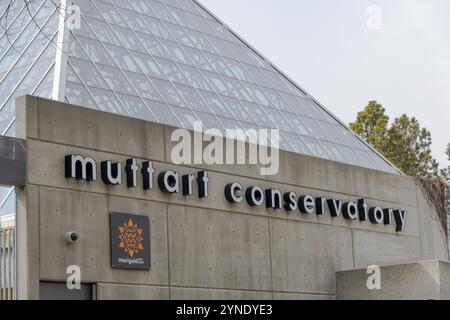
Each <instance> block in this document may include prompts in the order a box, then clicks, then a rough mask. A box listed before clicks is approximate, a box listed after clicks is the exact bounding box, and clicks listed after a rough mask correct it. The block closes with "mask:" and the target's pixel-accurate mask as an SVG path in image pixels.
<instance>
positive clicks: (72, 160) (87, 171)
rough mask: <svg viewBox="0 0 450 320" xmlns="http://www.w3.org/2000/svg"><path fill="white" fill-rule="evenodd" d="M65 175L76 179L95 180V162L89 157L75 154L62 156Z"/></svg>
mask: <svg viewBox="0 0 450 320" xmlns="http://www.w3.org/2000/svg"><path fill="white" fill-rule="evenodd" d="M64 164H65V168H64V169H65V176H66V178H73V179H77V180H86V181H96V180H97V163H96V162H95V160H94V159H92V158H91V157H83V156H80V155H76V154H71V155H67V156H65V157H64Z"/></svg>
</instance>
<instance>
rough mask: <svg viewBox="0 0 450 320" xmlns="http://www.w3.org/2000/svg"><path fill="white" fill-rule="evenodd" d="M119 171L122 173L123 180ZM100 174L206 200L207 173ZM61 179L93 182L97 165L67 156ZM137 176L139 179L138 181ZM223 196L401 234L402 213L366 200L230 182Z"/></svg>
mask: <svg viewBox="0 0 450 320" xmlns="http://www.w3.org/2000/svg"><path fill="white" fill-rule="evenodd" d="M123 172H124V173H125V177H124V179H122V177H123ZM100 173H101V174H100V175H101V180H102V181H103V183H105V184H107V185H121V184H122V180H124V181H125V183H126V185H127V187H128V188H136V187H137V186H138V180H140V181H141V184H142V188H143V189H144V190H152V189H154V186H156V185H157V186H158V188H159V189H160V190H161V191H162V192H164V193H173V194H175V193H180V194H182V195H183V196H193V195H194V189H197V193H198V197H199V198H200V199H202V198H208V190H209V184H210V183H211V179H210V177H209V173H208V171H205V170H203V171H198V172H197V173H196V174H185V175H180V174H179V172H177V171H172V170H165V171H162V172H159V173H156V170H155V168H154V166H153V162H152V161H140V164H139V161H138V160H137V159H134V158H132V159H128V160H126V162H125V166H124V167H123V168H122V164H121V163H120V162H112V161H109V160H106V161H101V163H100ZM65 176H66V178H69V179H77V180H85V181H96V180H97V162H96V161H95V160H94V159H93V158H91V157H85V156H81V155H74V154H72V155H67V156H66V157H65ZM139 176H140V178H138V177H139ZM224 196H225V198H226V200H227V201H228V202H229V203H232V204H236V205H238V204H240V203H243V202H245V203H247V205H249V206H252V207H258V206H264V207H266V208H267V209H273V210H280V209H283V210H286V211H287V212H292V213H295V212H299V213H301V214H305V215H308V214H315V215H319V216H320V215H324V214H325V212H326V210H327V209H328V211H329V213H330V215H331V216H332V217H342V218H344V219H346V220H348V221H368V222H370V223H372V224H384V225H395V230H396V231H397V232H399V231H404V229H405V220H406V210H404V209H393V208H381V207H378V206H369V204H368V202H367V200H366V199H364V198H362V199H358V200H356V201H343V200H339V199H335V198H326V197H323V196H313V195H310V194H306V195H297V194H296V193H295V192H293V191H282V190H279V189H276V188H267V189H263V188H261V187H259V186H257V185H250V186H246V187H244V186H243V185H242V184H241V183H240V182H238V181H234V182H230V183H228V184H226V185H225V186H224Z"/></svg>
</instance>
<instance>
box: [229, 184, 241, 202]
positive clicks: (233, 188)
mask: <svg viewBox="0 0 450 320" xmlns="http://www.w3.org/2000/svg"><path fill="white" fill-rule="evenodd" d="M243 189H244V188H243V187H242V185H241V184H240V183H239V182H232V183H229V184H227V185H226V186H225V198H226V199H227V200H228V202H231V203H240V202H241V201H242V199H243V198H244V197H243V196H242V195H237V192H238V191H242V190H243Z"/></svg>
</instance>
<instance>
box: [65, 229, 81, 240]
mask: <svg viewBox="0 0 450 320" xmlns="http://www.w3.org/2000/svg"><path fill="white" fill-rule="evenodd" d="M64 239H65V240H66V242H67V243H74V242H75V241H77V239H78V233H76V232H75V231H67V232H66V234H65V235H64Z"/></svg>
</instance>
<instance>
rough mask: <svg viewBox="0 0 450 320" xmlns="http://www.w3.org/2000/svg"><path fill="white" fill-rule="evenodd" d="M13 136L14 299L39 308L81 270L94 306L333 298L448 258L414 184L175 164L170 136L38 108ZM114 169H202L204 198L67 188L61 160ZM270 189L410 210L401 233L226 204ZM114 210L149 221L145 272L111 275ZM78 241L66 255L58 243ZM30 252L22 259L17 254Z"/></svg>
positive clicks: (84, 112)
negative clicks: (373, 272) (229, 196)
mask: <svg viewBox="0 0 450 320" xmlns="http://www.w3.org/2000/svg"><path fill="white" fill-rule="evenodd" d="M16 105H17V107H16V108H17V111H16V112H17V115H16V118H17V120H16V128H17V129H16V130H17V136H18V137H19V138H24V139H26V140H27V144H28V163H27V166H28V170H27V186H26V188H25V189H24V190H23V191H22V192H20V193H19V202H20V204H19V215H20V218H19V221H20V224H21V225H20V226H19V227H20V230H21V231H22V238H21V242H20V244H21V250H22V253H23V256H22V258H21V262H22V264H21V272H22V274H23V275H24V276H23V277H22V279H23V283H22V286H21V296H22V297H28V298H38V295H39V281H40V280H46V281H65V280H66V276H67V275H66V273H65V271H66V267H67V266H68V265H70V264H78V265H80V267H81V270H82V280H83V281H85V282H92V283H98V297H99V298H104V299H109V298H132V299H137V298H151V299H168V298H172V299H205V298H220V299H222V298H223V299H233V298H239V299H247V298H248V299H334V298H335V297H336V281H335V272H336V271H341V270H349V269H355V268H364V267H366V266H368V265H370V264H378V265H388V264H393V263H404V262H411V261H416V260H420V259H430V258H435V259H447V249H446V241H445V236H444V233H443V231H442V229H441V227H440V224H439V220H438V218H437V215H436V213H435V212H434V211H433V210H432V209H431V208H430V207H429V206H428V204H427V202H426V200H425V199H424V197H423V196H422V194H421V192H420V190H419V189H418V188H417V186H416V184H415V183H414V181H413V180H412V179H410V178H408V177H404V176H400V175H391V174H386V173H382V172H377V171H373V170H368V169H364V168H359V167H355V166H349V165H345V164H340V163H336V162H333V161H327V160H321V159H317V158H313V157H308V156H302V155H298V154H294V153H290V152H281V153H280V171H279V173H278V174H277V175H275V176H268V177H264V176H261V175H259V168H258V167H257V166H249V165H242V166H198V167H189V166H176V165H173V164H171V163H170V151H171V146H172V143H171V141H170V134H171V132H172V130H173V128H171V127H167V126H163V125H160V124H154V123H150V122H145V121H142V120H136V119H130V118H127V117H122V116H117V115H113V114H109V113H103V112H99V111H94V110H90V109H85V108H80V107H75V106H70V105H66V104H62V103H59V102H54V101H50V100H44V99H38V98H35V97H23V98H19V99H18V100H17V103H16ZM67 154H82V155H85V156H91V157H93V158H94V159H96V160H97V162H98V163H99V162H100V161H101V160H114V161H121V162H123V161H124V160H125V159H127V158H130V157H135V158H138V159H148V160H153V161H154V165H155V168H156V171H157V172H160V171H162V170H163V169H164V168H171V169H174V170H175V169H176V170H178V171H180V173H182V174H183V173H194V172H195V171H197V168H199V169H200V168H202V169H203V168H204V169H207V170H209V174H210V179H211V183H210V190H209V193H210V195H209V197H208V198H207V199H198V198H197V197H184V196H183V195H181V194H177V195H167V194H164V193H162V192H161V191H159V190H158V189H157V188H156V189H155V190H152V191H144V190H142V188H139V187H138V188H134V189H132V190H129V189H128V188H127V187H126V185H121V186H113V187H112V186H107V185H105V184H103V183H102V182H101V180H100V179H99V181H96V182H91V183H88V182H86V181H76V180H72V179H66V178H65V177H64V156H65V155H67ZM235 180H238V181H240V182H241V183H243V184H244V185H247V186H248V185H250V184H258V185H260V186H261V187H265V186H272V187H278V188H280V189H281V190H283V191H291V190H292V191H295V192H296V193H297V194H298V195H300V194H306V193H310V194H313V195H324V196H327V197H331V196H333V197H336V198H339V199H343V200H346V199H349V200H350V199H351V200H355V199H358V198H362V197H365V198H367V199H368V201H369V202H370V203H372V204H373V205H379V206H382V207H390V206H392V207H400V208H404V209H407V210H408V215H407V222H406V228H405V231H404V232H399V233H398V232H395V228H394V227H393V226H384V225H373V224H371V223H369V222H348V221H346V220H344V219H342V218H331V217H330V214H329V212H326V214H325V215H323V216H316V215H302V214H301V213H300V212H298V213H287V212H285V211H284V210H277V211H273V210H268V209H265V208H264V207H258V208H254V207H250V206H248V205H246V204H244V203H241V204H239V205H232V204H230V203H228V202H227V201H226V200H225V197H224V194H223V188H224V186H225V184H226V183H229V182H232V181H235ZM110 210H114V211H119V212H128V213H135V214H143V215H148V216H149V218H150V220H151V254H152V269H151V270H150V271H126V270H119V269H112V268H111V267H110V248H109V224H108V213H109V211H110ZM68 230H77V231H79V233H80V239H79V240H78V241H77V243H76V244H74V245H67V244H66V243H65V242H64V239H63V238H64V233H65V232H66V231H68ZM25 253H26V254H25Z"/></svg>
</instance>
